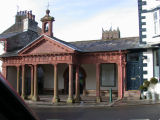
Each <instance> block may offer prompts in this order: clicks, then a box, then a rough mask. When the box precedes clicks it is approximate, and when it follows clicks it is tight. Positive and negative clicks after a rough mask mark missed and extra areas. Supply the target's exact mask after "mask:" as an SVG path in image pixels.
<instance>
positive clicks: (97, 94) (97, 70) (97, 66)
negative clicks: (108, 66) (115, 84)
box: [96, 63, 101, 102]
mask: <svg viewBox="0 0 160 120" xmlns="http://www.w3.org/2000/svg"><path fill="white" fill-rule="evenodd" d="M96 101H97V102H101V96H100V63H97V64H96Z"/></svg>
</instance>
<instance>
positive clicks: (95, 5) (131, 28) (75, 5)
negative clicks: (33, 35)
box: [0, 0, 138, 41]
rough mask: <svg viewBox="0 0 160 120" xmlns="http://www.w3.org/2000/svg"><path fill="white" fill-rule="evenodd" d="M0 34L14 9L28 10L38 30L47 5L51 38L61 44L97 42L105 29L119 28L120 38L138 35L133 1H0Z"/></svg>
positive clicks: (9, 22) (13, 14)
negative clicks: (52, 22)
mask: <svg viewBox="0 0 160 120" xmlns="http://www.w3.org/2000/svg"><path fill="white" fill-rule="evenodd" d="M0 1H1V7H0V15H1V19H0V32H3V31H4V30H6V29H7V28H8V27H10V26H11V25H12V24H14V22H15V15H16V12H17V10H18V11H20V10H21V11H23V10H32V13H33V14H35V15H36V21H37V22H38V23H39V26H40V27H41V22H40V18H42V17H43V16H44V15H45V11H46V9H47V4H48V2H49V9H50V11H51V13H50V15H51V16H53V17H54V18H55V20H56V21H55V22H54V25H53V30H54V31H53V32H54V36H55V37H57V38H59V39H62V40H65V41H78V40H95V39H100V38H101V35H102V27H103V28H104V29H105V30H108V29H110V27H111V26H112V28H113V29H117V27H119V28H120V31H121V37H133V36H138V8H137V7H138V5H137V0H0Z"/></svg>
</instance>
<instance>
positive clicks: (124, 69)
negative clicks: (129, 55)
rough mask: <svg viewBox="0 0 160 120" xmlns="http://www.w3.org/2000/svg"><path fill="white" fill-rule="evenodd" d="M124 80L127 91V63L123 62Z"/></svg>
mask: <svg viewBox="0 0 160 120" xmlns="http://www.w3.org/2000/svg"><path fill="white" fill-rule="evenodd" d="M123 81H124V91H126V90H127V80H126V63H124V64H123Z"/></svg>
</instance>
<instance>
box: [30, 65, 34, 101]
mask: <svg viewBox="0 0 160 120" xmlns="http://www.w3.org/2000/svg"><path fill="white" fill-rule="evenodd" d="M30 68H31V94H30V96H29V99H32V97H33V93H34V68H33V66H32V65H30Z"/></svg>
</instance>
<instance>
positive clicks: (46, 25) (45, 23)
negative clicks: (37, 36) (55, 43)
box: [41, 9, 55, 37]
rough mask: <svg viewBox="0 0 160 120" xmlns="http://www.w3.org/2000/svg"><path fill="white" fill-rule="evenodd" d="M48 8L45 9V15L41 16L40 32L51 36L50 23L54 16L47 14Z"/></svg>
mask: <svg viewBox="0 0 160 120" xmlns="http://www.w3.org/2000/svg"><path fill="white" fill-rule="evenodd" d="M49 13H50V10H48V9H47V10H46V15H45V16H44V17H43V18H41V21H42V34H45V35H47V36H50V37H53V30H52V23H53V21H55V20H54V17H52V16H50V15H49Z"/></svg>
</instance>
